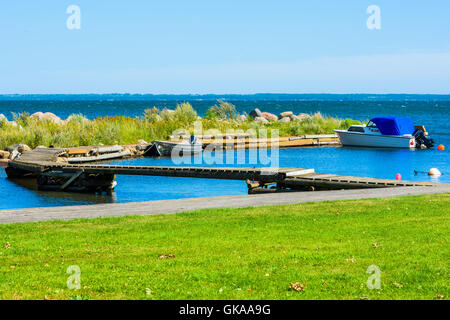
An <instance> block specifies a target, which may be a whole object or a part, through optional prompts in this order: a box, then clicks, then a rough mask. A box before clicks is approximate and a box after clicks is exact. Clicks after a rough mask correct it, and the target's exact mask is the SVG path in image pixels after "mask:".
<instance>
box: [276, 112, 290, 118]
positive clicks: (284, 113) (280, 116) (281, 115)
mask: <svg viewBox="0 0 450 320" xmlns="http://www.w3.org/2000/svg"><path fill="white" fill-rule="evenodd" d="M293 114H294V113H293V112H292V111H285V112H282V113H280V115H279V116H278V119H281V118H286V117H290V116H292V115H293Z"/></svg>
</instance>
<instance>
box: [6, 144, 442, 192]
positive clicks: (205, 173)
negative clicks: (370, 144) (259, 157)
mask: <svg viewBox="0 0 450 320" xmlns="http://www.w3.org/2000/svg"><path fill="white" fill-rule="evenodd" d="M64 152H65V150H64V149H35V150H32V151H25V152H24V153H22V155H21V156H20V157H19V158H17V159H15V160H13V161H10V162H9V163H8V167H7V168H6V169H5V171H6V173H7V175H8V177H10V178H23V177H36V179H37V184H38V189H40V190H52V191H73V192H103V191H105V192H111V191H113V190H114V187H115V184H116V183H115V181H114V179H115V175H116V174H124V175H146V176H168V177H187V178H202V179H224V180H242V181H246V183H247V187H248V191H249V193H258V192H276V191H300V190H305V191H306V190H308V191H313V190H333V189H365V188H387V187H408V186H411V187H412V186H442V185H446V184H442V183H432V182H416V181H398V180H387V179H374V178H365V177H352V176H345V175H335V174H322V173H316V172H315V171H314V169H307V168H270V167H269V168H267V167H259V168H256V167H253V168H246V167H181V166H171V167H169V166H126V165H104V164H70V163H68V162H66V161H61V156H62V155H64ZM63 159H64V158H63Z"/></svg>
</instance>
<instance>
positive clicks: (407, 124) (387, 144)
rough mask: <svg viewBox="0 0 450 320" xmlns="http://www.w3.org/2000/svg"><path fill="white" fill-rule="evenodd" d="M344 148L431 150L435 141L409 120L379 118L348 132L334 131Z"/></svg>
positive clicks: (354, 127) (353, 126) (349, 129)
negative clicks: (416, 128)
mask: <svg viewBox="0 0 450 320" xmlns="http://www.w3.org/2000/svg"><path fill="white" fill-rule="evenodd" d="M334 132H336V133H337V134H338V136H339V140H340V141H341V144H342V145H343V146H359V147H379V148H421V149H426V148H431V147H432V146H433V140H432V139H429V138H427V137H426V136H425V133H424V132H423V131H422V130H420V129H418V130H415V128H414V124H413V122H412V120H411V119H409V118H402V117H378V118H373V119H371V120H370V121H369V123H368V124H367V125H352V126H350V127H349V128H348V129H347V130H334Z"/></svg>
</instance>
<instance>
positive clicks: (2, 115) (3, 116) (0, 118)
mask: <svg viewBox="0 0 450 320" xmlns="http://www.w3.org/2000/svg"><path fill="white" fill-rule="evenodd" d="M2 121H8V119H7V118H6V117H5V115H4V114H3V113H0V122H2Z"/></svg>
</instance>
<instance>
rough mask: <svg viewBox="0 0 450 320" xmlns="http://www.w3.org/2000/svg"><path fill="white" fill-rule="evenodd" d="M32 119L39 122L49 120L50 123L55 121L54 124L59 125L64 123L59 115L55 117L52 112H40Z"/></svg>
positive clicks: (34, 114)
mask: <svg viewBox="0 0 450 320" xmlns="http://www.w3.org/2000/svg"><path fill="white" fill-rule="evenodd" d="M30 118H33V119H38V120H49V121H53V122H54V123H58V124H61V123H63V121H62V120H61V118H60V117H58V116H57V115H55V114H54V113H51V112H46V113H42V112H40V111H38V112H35V113H33V114H32V115H31V116H30Z"/></svg>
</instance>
